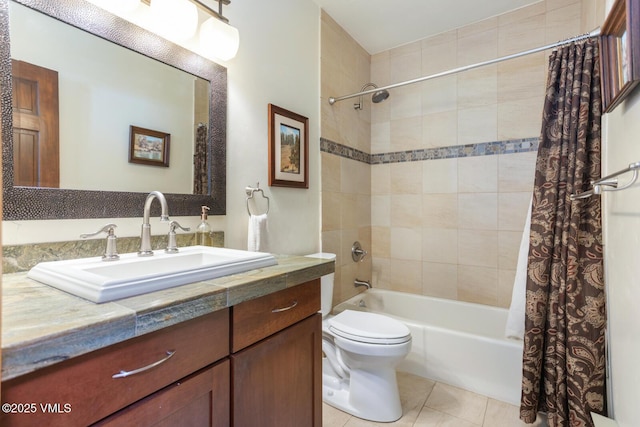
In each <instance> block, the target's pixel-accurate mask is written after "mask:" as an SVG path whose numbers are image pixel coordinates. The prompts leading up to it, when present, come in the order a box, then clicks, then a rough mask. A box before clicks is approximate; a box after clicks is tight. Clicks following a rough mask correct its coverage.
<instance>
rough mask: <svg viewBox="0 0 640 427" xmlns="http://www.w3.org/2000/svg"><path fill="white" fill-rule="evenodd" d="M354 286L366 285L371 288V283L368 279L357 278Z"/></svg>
mask: <svg viewBox="0 0 640 427" xmlns="http://www.w3.org/2000/svg"><path fill="white" fill-rule="evenodd" d="M353 286H354V287H356V288H357V287H359V286H364V287H365V288H367V289H371V283H369V282H367V281H366V280H360V279H356V280H355V281H354V282H353Z"/></svg>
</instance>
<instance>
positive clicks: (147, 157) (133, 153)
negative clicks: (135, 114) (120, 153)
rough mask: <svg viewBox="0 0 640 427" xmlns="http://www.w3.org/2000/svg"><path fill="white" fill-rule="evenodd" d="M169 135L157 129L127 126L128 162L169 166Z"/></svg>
mask: <svg viewBox="0 0 640 427" xmlns="http://www.w3.org/2000/svg"><path fill="white" fill-rule="evenodd" d="M170 139H171V135H170V134H168V133H164V132H159V131H157V130H151V129H144V128H140V127H137V126H130V127H129V163H140V164H143V165H151V166H164V167H169V142H170Z"/></svg>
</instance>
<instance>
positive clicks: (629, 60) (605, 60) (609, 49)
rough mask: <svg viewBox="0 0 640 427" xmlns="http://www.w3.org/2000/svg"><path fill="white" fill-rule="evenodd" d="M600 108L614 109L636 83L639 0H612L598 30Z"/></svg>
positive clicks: (639, 77) (639, 62)
mask: <svg viewBox="0 0 640 427" xmlns="http://www.w3.org/2000/svg"><path fill="white" fill-rule="evenodd" d="M600 79H601V83H602V108H603V112H605V113H608V112H610V111H612V110H613V109H614V108H616V107H617V106H618V105H619V104H620V102H622V101H623V100H624V98H625V97H626V96H627V95H629V93H631V91H632V90H633V89H634V88H635V86H636V85H637V84H638V83H639V82H640V0H616V1H615V3H614V4H613V7H612V8H611V11H610V12H609V15H608V16H607V19H606V20H605V22H604V25H603V26H602V30H601V32H600Z"/></svg>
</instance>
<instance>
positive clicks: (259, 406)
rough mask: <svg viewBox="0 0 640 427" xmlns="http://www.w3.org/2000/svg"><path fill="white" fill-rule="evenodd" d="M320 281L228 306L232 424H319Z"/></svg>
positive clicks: (320, 382) (320, 355) (320, 390)
mask: <svg viewBox="0 0 640 427" xmlns="http://www.w3.org/2000/svg"><path fill="white" fill-rule="evenodd" d="M319 310H320V279H316V280H313V281H310V282H307V283H305V284H302V285H299V286H295V287H292V288H288V289H285V290H282V291H279V292H276V293H273V294H271V295H267V296H264V297H261V298H258V299H255V300H251V301H246V302H243V303H241V304H238V305H237V306H234V307H232V316H231V317H232V351H233V353H232V355H231V378H232V393H231V395H232V411H231V412H232V423H233V425H235V426H258V425H259V426H264V427H269V426H273V427H276V426H278V427H282V426H291V427H305V426H315V427H321V425H322V335H321V334H322V328H321V321H322V316H321V315H320V314H318V311H319Z"/></svg>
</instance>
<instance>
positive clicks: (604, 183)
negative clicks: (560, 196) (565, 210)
mask: <svg viewBox="0 0 640 427" xmlns="http://www.w3.org/2000/svg"><path fill="white" fill-rule="evenodd" d="M639 169H640V162H635V163H631V164H630V165H629V166H627V167H626V168H625V169H622V170H619V171H618V172H615V173H612V174H611V175H607V176H605V177H604V178H600V179H598V180H596V181H591V189H589V190H587V191H585V192H582V193H577V194H572V195H571V200H578V199H586V198H587V197H591V196H593V195H600V194H602V192H603V191H620V190H624V189H625V188H629V187H631V186H632V185H633V184H635V182H636V181H637V180H638V170H639ZM627 172H633V176H632V177H631V179H630V180H629V182H627V183H626V184H624V185H619V184H618V178H617V177H618V176H619V175H622V174H625V173H627Z"/></svg>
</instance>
